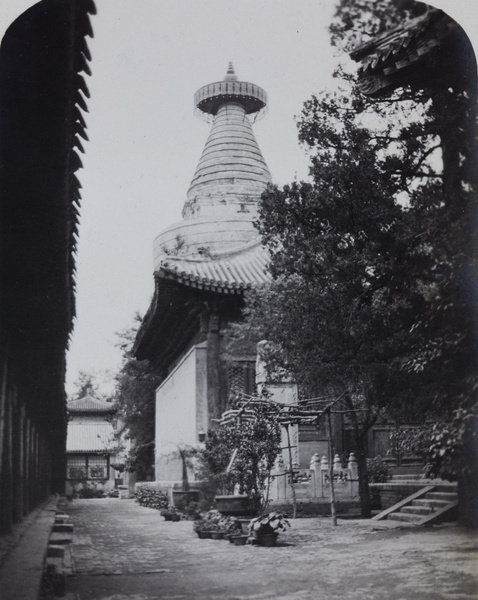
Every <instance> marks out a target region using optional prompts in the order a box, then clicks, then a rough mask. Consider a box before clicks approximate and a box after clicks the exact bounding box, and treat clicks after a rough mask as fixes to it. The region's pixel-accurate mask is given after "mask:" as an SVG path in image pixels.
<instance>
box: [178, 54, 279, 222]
mask: <svg viewBox="0 0 478 600" xmlns="http://www.w3.org/2000/svg"><path fill="white" fill-rule="evenodd" d="M194 104H195V106H196V108H197V109H198V110H199V111H200V112H202V113H203V114H205V115H208V116H211V117H213V118H214V120H213V125H212V127H211V131H210V134H209V137H208V139H207V142H206V145H205V146H204V150H203V153H202V155H201V158H200V159H199V163H198V166H197V168H196V172H195V173H194V176H193V178H192V181H191V185H190V187H189V190H188V195H187V196H188V200H187V202H186V204H185V206H184V210H183V217H184V218H185V219H188V218H190V217H193V216H198V215H201V214H202V216H203V217H206V216H210V217H220V214H219V213H221V214H224V212H230V211H234V212H238V211H239V212H244V211H246V210H247V211H252V210H254V209H255V206H256V205H257V201H258V200H259V197H260V195H261V193H262V192H263V191H264V189H265V187H266V186H267V184H268V183H269V182H270V181H271V176H270V173H269V169H268V168H267V165H266V163H265V160H264V158H263V156H262V153H261V151H260V149H259V146H258V144H257V141H256V138H255V135H254V132H253V131H252V125H251V122H250V120H249V118H248V117H247V115H253V114H257V113H260V112H261V111H263V110H264V109H265V107H266V105H267V94H266V92H265V91H264V90H263V89H262V88H260V87H259V86H258V85H255V84H252V83H248V82H245V81H239V80H238V77H237V75H236V73H235V70H234V67H233V64H232V62H230V63H229V66H228V69H227V72H226V75H225V77H224V80H223V81H220V82H216V83H210V84H208V85H205V86H203V87H202V88H200V89H199V90H198V91H197V92H196V94H195V96H194Z"/></svg>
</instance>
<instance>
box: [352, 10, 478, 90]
mask: <svg viewBox="0 0 478 600" xmlns="http://www.w3.org/2000/svg"><path fill="white" fill-rule="evenodd" d="M350 57H351V58H352V59H353V60H355V61H356V62H360V63H361V64H360V68H359V71H358V87H359V89H360V91H361V92H362V93H363V94H364V95H367V96H384V95H386V94H388V93H390V92H391V91H393V90H394V89H396V88H398V87H403V86H406V85H412V86H418V87H420V88H425V87H429V86H434V87H435V86H449V85H455V84H458V85H460V86H463V87H467V86H468V85H474V80H475V77H476V60H475V58H474V53H473V50H472V48H471V44H470V42H469V39H468V37H467V35H466V33H465V32H464V31H463V29H462V28H461V27H460V26H459V25H458V23H456V22H455V21H454V20H453V19H451V18H450V17H449V16H448V15H446V14H445V13H444V12H443V11H441V10H438V9H433V8H429V9H428V10H427V11H426V12H425V13H424V14H423V15H421V16H419V17H416V18H415V19H410V20H409V21H408V22H405V23H403V24H401V25H400V26H398V27H396V28H394V29H392V30H390V31H386V32H384V33H382V34H379V35H377V36H375V37H374V38H373V39H372V40H370V41H369V42H367V43H366V44H363V45H361V46H359V47H357V48H355V49H354V50H353V51H352V52H350Z"/></svg>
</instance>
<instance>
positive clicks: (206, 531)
mask: <svg viewBox="0 0 478 600" xmlns="http://www.w3.org/2000/svg"><path fill="white" fill-rule="evenodd" d="M222 518H223V517H222V515H221V514H220V513H219V512H218V511H217V510H210V511H209V512H207V513H206V514H204V515H202V516H201V518H200V519H198V520H197V521H194V523H193V530H194V531H195V532H196V533H197V534H198V537H199V538H210V537H212V534H213V532H219V531H221V533H222V532H223V531H224V528H223V526H222V525H221V520H222Z"/></svg>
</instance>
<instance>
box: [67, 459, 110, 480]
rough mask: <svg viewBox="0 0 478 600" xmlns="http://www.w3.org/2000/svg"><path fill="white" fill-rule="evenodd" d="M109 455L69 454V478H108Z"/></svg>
mask: <svg viewBox="0 0 478 600" xmlns="http://www.w3.org/2000/svg"><path fill="white" fill-rule="evenodd" d="M108 463H109V457H108V456H104V455H103V454H78V455H74V454H73V455H68V456H67V468H66V472H67V475H66V476H67V479H108V468H109V464H108Z"/></svg>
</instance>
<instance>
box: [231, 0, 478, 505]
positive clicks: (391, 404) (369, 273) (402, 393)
mask: <svg viewBox="0 0 478 600" xmlns="http://www.w3.org/2000/svg"><path fill="white" fill-rule="evenodd" d="M402 4H403V6H402ZM391 6H392V5H391V4H390V3H389V2H385V1H382V0H380V1H379V2H374V3H370V2H363V1H362V0H356V1H355V2H342V3H340V6H339V11H338V14H337V16H336V19H335V21H334V24H333V26H332V32H333V35H335V37H336V40H337V39H338V38H339V37H341V38H342V39H345V37H347V36H349V37H350V34H349V33H346V32H348V31H349V30H350V26H351V23H352V22H353V24H354V26H357V27H358V30H359V31H362V32H363V31H364V30H365V29H366V28H367V27H368V25H370V24H372V28H371V29H369V30H370V31H372V33H375V31H374V27H382V26H383V24H384V20H387V22H388V24H389V25H390V24H392V23H393V21H395V23H398V22H399V21H398V18H404V17H405V13H403V9H404V10H406V11H408V10H409V9H410V3H400V5H398V4H397V5H395V6H394V8H393V10H392V9H391ZM365 9H366V10H365ZM401 9H402V12H400V10H401ZM370 10H371V11H372V14H373V18H372V19H370V18H369V16H367V15H368V12H367V11H370ZM410 10H411V9H410ZM336 75H337V78H338V79H339V80H340V82H341V89H340V88H339V89H337V90H336V91H333V92H323V93H322V94H320V95H316V96H313V97H312V98H311V99H310V100H308V101H307V102H305V104H304V109H303V111H302V114H301V117H300V120H299V122H298V127H299V139H300V141H301V142H302V143H303V144H304V145H305V146H306V147H307V148H308V151H309V154H310V159H311V171H310V172H311V182H298V183H297V182H296V183H293V184H291V185H286V186H284V187H283V188H282V189H279V188H278V187H274V186H271V187H269V189H268V190H267V191H266V192H265V193H264V194H263V196H262V201H261V205H260V209H259V216H258V219H257V223H256V225H257V228H258V230H259V232H260V233H261V235H262V238H263V241H264V244H265V245H266V246H267V248H268V249H269V250H270V252H271V271H272V275H273V278H274V281H273V283H272V285H271V286H270V288H269V289H266V290H261V291H259V292H256V293H255V294H253V295H252V296H251V297H250V298H249V303H248V308H247V310H246V313H245V316H246V324H245V326H244V327H242V328H241V326H238V327H236V330H235V331H234V332H233V337H234V336H235V338H236V339H244V338H246V337H247V335H248V334H247V331H248V330H249V331H255V332H257V333H259V334H260V336H261V337H264V338H266V339H269V340H271V341H272V342H275V343H276V344H277V345H278V346H279V347H280V348H281V352H279V353H277V354H276V356H275V360H276V361H278V362H280V363H281V366H284V367H285V368H288V369H289V370H290V371H291V372H292V373H293V374H294V376H295V377H296V379H297V380H298V381H300V382H301V383H305V384H306V385H307V386H308V387H309V389H310V390H312V391H314V392H318V393H321V392H322V393H323V391H324V390H329V391H331V392H332V393H335V394H338V393H345V399H346V403H347V405H348V407H349V408H350V410H351V411H353V409H356V408H365V409H367V410H366V411H363V412H361V413H354V412H350V415H351V416H350V419H351V421H352V424H353V430H354V437H355V442H356V444H357V451H358V456H357V458H358V463H359V474H360V475H361V480H362V481H364V480H365V479H366V464H365V455H364V451H365V450H364V448H365V438H366V435H367V431H368V429H369V428H370V427H371V426H372V425H373V423H374V422H376V419H377V418H378V417H379V416H380V415H381V414H382V412H383V411H384V410H386V411H387V413H388V415H391V416H395V417H396V418H399V419H400V420H405V421H406V420H411V419H413V420H417V419H421V420H424V419H425V418H426V417H433V418H437V417H446V415H448V414H451V413H452V412H453V411H454V410H457V409H458V408H459V407H460V406H462V405H463V404H465V405H466V404H467V403H468V404H470V403H471V402H472V397H473V394H474V392H473V390H474V389H476V388H475V386H474V380H475V378H476V373H477V372H478V371H477V366H478V365H477V356H478V353H477V352H476V340H477V339H478V337H477V333H478V332H477V321H476V310H475V308H476V300H477V294H476V249H475V240H476V232H475V228H476V181H475V179H476V173H474V170H473V169H471V164H472V161H473V158H474V154H473V152H474V148H476V140H475V139H474V138H473V139H472V138H471V137H470V136H469V135H468V134H467V133H464V130H463V127H464V124H466V123H469V124H471V125H473V123H474V121H473V118H472V117H473V111H472V110H471V109H470V102H469V100H470V99H469V97H468V95H467V93H466V91H462V90H454V89H451V88H450V89H444V90H442V91H441V92H439V93H434V94H433V95H431V94H430V93H429V91H428V90H411V89H402V90H399V92H397V94H395V95H394V97H392V98H388V99H382V100H381V101H379V102H376V101H371V100H369V99H366V98H364V97H362V96H359V95H358V93H357V92H356V89H355V87H354V85H353V83H354V82H353V78H352V77H350V76H349V75H347V74H346V73H345V72H343V71H341V70H338V71H337V73H336ZM472 129H473V128H472ZM473 130H474V129H473ZM460 153H461V154H460ZM361 496H362V500H363V501H364V502H365V504H366V500H367V498H366V496H367V490H366V489H365V488H364V489H361Z"/></svg>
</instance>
